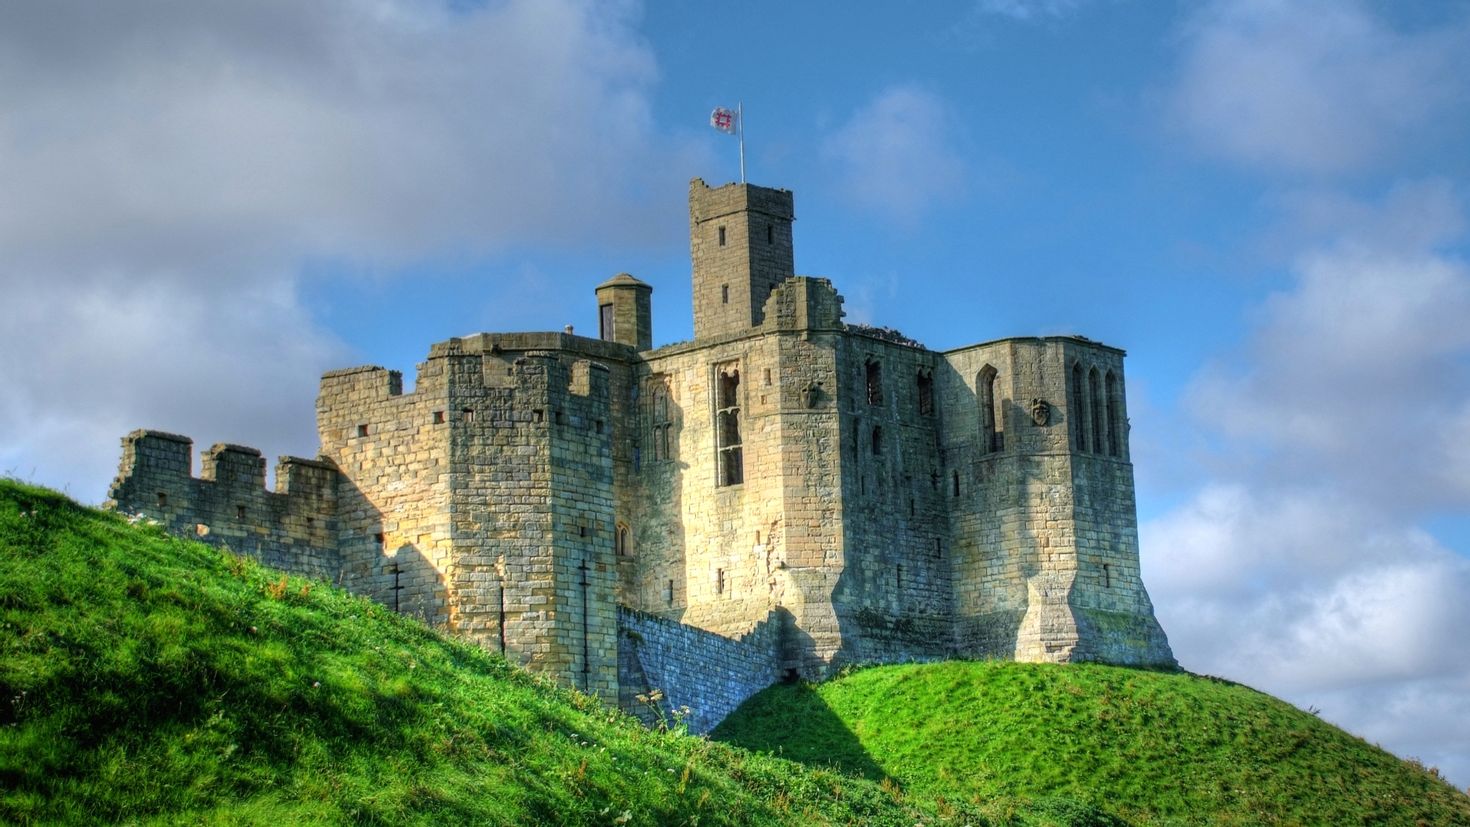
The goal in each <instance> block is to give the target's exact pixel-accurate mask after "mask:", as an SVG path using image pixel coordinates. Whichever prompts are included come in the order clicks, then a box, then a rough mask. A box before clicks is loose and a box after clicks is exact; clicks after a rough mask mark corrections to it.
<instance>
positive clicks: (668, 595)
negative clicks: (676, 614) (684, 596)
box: [665, 580, 674, 606]
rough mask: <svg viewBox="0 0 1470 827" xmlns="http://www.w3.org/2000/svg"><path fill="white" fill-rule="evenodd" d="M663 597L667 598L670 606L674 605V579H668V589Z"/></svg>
mask: <svg viewBox="0 0 1470 827" xmlns="http://www.w3.org/2000/svg"><path fill="white" fill-rule="evenodd" d="M665 599H666V600H668V602H669V605H670V606H672V605H674V581H673V580H670V581H669V585H668V591H667V592H666V594H665Z"/></svg>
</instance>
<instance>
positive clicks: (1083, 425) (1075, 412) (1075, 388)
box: [1067, 362, 1087, 452]
mask: <svg viewBox="0 0 1470 827" xmlns="http://www.w3.org/2000/svg"><path fill="white" fill-rule="evenodd" d="M1067 415H1068V418H1069V419H1071V420H1072V445H1073V447H1075V448H1076V449H1077V450H1078V451H1083V452H1085V451H1086V450H1087V402H1086V397H1085V396H1083V394H1082V363H1081V362H1074V363H1072V404H1071V407H1070V409H1069V410H1068V411H1067Z"/></svg>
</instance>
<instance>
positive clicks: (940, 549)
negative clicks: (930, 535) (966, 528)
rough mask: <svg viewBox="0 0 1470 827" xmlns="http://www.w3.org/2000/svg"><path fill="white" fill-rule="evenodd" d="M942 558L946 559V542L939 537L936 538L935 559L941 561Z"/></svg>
mask: <svg viewBox="0 0 1470 827" xmlns="http://www.w3.org/2000/svg"><path fill="white" fill-rule="evenodd" d="M942 557H944V540H942V539H941V538H939V537H935V538H934V559H936V560H938V559H940V558H942Z"/></svg>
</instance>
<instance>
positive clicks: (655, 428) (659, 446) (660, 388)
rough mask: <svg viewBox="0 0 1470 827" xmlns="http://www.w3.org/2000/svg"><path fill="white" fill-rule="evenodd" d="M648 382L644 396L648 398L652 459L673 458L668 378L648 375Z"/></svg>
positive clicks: (655, 460) (671, 416) (649, 441)
mask: <svg viewBox="0 0 1470 827" xmlns="http://www.w3.org/2000/svg"><path fill="white" fill-rule="evenodd" d="M648 383H649V386H650V388H649V392H648V393H647V394H646V396H645V399H647V400H648V401H647V404H648V408H647V410H648V422H649V434H648V437H649V439H648V444H649V445H650V446H651V447H650V450H651V451H652V452H653V461H654V462H662V461H664V460H668V459H673V444H672V437H671V436H670V434H669V432H670V431H672V430H673V427H674V422H673V415H672V414H671V413H670V410H671V407H670V405H669V385H668V379H667V378H666V377H663V376H653V377H649V380H648Z"/></svg>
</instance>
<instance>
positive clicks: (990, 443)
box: [975, 365, 1005, 454]
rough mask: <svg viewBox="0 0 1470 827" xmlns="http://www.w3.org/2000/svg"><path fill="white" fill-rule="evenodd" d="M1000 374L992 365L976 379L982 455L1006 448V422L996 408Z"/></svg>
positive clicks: (981, 371) (983, 370)
mask: <svg viewBox="0 0 1470 827" xmlns="http://www.w3.org/2000/svg"><path fill="white" fill-rule="evenodd" d="M999 381H1000V374H999V373H998V372H997V371H996V369H995V368H994V367H992V366H990V365H986V366H985V367H984V368H982V369H981V370H980V375H979V376H977V377H976V378H975V393H976V395H977V396H978V397H979V401H980V453H982V454H992V453H995V452H996V451H999V450H1001V449H1002V448H1004V447H1005V434H1004V432H1003V431H1002V428H1004V427H1005V423H1004V420H1003V419H1002V417H1001V416H1000V412H999V411H998V410H997V409H996V406H995V397H996V393H995V392H996V386H997V385H998V384H999Z"/></svg>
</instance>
